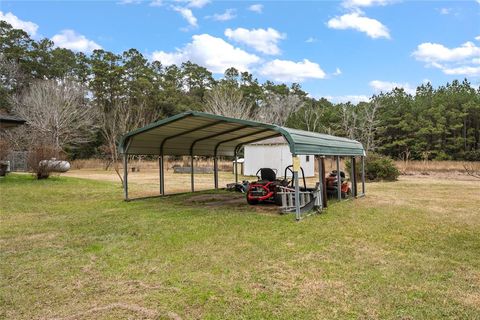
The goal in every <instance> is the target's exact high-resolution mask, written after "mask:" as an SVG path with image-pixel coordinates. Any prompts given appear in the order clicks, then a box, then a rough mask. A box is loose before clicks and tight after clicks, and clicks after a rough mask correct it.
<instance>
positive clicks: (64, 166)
mask: <svg viewBox="0 0 480 320" xmlns="http://www.w3.org/2000/svg"><path fill="white" fill-rule="evenodd" d="M39 165H40V166H41V167H46V168H48V170H49V171H51V172H67V171H68V170H70V162H68V161H64V160H57V159H55V158H52V159H50V160H42V161H40V163H39Z"/></svg>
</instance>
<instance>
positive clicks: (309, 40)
mask: <svg viewBox="0 0 480 320" xmlns="http://www.w3.org/2000/svg"><path fill="white" fill-rule="evenodd" d="M305 42H306V43H312V42H317V39H316V38H314V37H310V38H308V39H307V40H305Z"/></svg>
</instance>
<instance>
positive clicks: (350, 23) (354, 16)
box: [327, 11, 390, 39]
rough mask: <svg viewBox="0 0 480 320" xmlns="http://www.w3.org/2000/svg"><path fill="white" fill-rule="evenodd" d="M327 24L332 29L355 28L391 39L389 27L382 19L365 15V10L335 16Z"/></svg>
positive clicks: (371, 34) (373, 35) (374, 35)
mask: <svg viewBox="0 0 480 320" xmlns="http://www.w3.org/2000/svg"><path fill="white" fill-rule="evenodd" d="M327 26H328V27H329V28H332V29H340V30H345V29H355V30H358V31H360V32H364V33H366V34H367V35H368V36H369V37H371V38H374V39H376V38H387V39H390V33H389V31H388V28H387V27H386V26H384V25H383V24H382V23H381V22H380V21H378V20H375V19H372V18H368V17H365V16H364V15H363V12H361V11H356V12H351V13H347V14H344V15H343V16H340V17H335V18H332V19H330V20H329V21H328V22H327Z"/></svg>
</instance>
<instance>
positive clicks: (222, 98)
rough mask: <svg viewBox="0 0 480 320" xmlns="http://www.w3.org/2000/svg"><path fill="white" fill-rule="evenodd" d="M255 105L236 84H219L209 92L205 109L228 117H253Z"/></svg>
mask: <svg viewBox="0 0 480 320" xmlns="http://www.w3.org/2000/svg"><path fill="white" fill-rule="evenodd" d="M252 109H253V106H252V104H251V103H249V102H248V101H247V100H245V99H244V98H243V93H242V91H241V90H240V89H238V88H237V87H235V86H229V85H219V86H215V87H214V88H212V90H210V92H208V94H207V97H206V106H205V111H206V112H209V113H213V114H218V115H222V116H226V117H232V118H238V119H251V118H252Z"/></svg>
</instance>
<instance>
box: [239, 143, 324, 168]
mask: <svg viewBox="0 0 480 320" xmlns="http://www.w3.org/2000/svg"><path fill="white" fill-rule="evenodd" d="M299 158H300V165H301V167H302V168H303V170H304V172H305V177H314V176H315V162H314V161H315V156H314V155H300V156H299ZM244 159H245V161H244V163H243V174H244V175H246V176H254V175H255V174H256V173H257V171H258V169H260V168H272V169H274V170H276V171H277V176H278V177H283V175H284V171H285V167H287V166H289V165H292V153H291V151H290V146H289V145H288V142H287V140H285V138H283V137H275V138H271V139H267V140H263V141H258V142H254V143H251V144H247V145H245V147H244ZM287 175H288V176H290V175H291V173H290V171H287Z"/></svg>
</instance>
